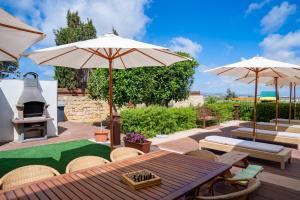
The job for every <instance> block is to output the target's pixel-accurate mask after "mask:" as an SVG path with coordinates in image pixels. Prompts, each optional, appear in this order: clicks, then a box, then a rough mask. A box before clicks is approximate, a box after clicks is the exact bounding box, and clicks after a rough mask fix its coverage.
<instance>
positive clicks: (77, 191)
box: [57, 177, 92, 200]
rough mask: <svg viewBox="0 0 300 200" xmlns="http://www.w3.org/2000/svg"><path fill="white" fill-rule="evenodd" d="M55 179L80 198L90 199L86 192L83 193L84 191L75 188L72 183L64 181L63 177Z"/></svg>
mask: <svg viewBox="0 0 300 200" xmlns="http://www.w3.org/2000/svg"><path fill="white" fill-rule="evenodd" d="M57 181H59V182H60V183H62V184H63V185H64V186H65V187H67V188H68V189H69V190H70V191H71V192H72V193H74V194H76V196H77V197H79V198H80V199H83V200H85V199H92V198H90V197H89V196H88V195H87V194H86V193H84V192H85V191H80V190H79V189H77V188H76V187H75V186H74V185H73V184H72V183H70V182H68V181H66V180H65V179H64V177H62V178H60V179H57Z"/></svg>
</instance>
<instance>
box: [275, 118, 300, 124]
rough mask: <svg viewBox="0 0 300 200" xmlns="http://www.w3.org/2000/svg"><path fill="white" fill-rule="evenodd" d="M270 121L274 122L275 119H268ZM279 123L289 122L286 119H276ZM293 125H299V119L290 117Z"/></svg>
mask: <svg viewBox="0 0 300 200" xmlns="http://www.w3.org/2000/svg"><path fill="white" fill-rule="evenodd" d="M270 122H271V123H275V119H272V120H270ZM278 123H279V124H289V120H288V119H278ZM290 124H294V125H300V120H299V119H291V123H290Z"/></svg>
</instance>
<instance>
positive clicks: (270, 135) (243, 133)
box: [231, 127, 300, 149]
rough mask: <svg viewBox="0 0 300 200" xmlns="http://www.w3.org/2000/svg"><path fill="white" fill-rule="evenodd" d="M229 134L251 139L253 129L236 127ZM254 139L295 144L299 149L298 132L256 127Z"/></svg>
mask: <svg viewBox="0 0 300 200" xmlns="http://www.w3.org/2000/svg"><path fill="white" fill-rule="evenodd" d="M231 136H233V137H239V138H251V139H252V138H253V129H252V128H244V127H242V128H237V129H234V130H232V131H231ZM256 139H258V140H263V141H269V142H280V143H285V144H295V145H297V149H300V134H298V133H290V132H281V131H270V130H262V129H256Z"/></svg>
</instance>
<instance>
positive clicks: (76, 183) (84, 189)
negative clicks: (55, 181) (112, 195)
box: [64, 176, 99, 199]
mask: <svg viewBox="0 0 300 200" xmlns="http://www.w3.org/2000/svg"><path fill="white" fill-rule="evenodd" d="M64 178H65V180H66V181H67V182H68V183H72V185H73V186H74V187H76V188H77V189H78V190H79V191H80V193H84V194H85V195H87V196H88V197H89V198H90V199H99V197H98V196H97V195H95V194H94V193H93V192H91V191H90V190H89V189H88V188H89V187H84V186H83V185H82V184H80V182H84V181H75V180H74V179H73V178H72V177H71V176H65V177H64Z"/></svg>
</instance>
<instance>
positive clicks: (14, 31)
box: [0, 8, 45, 61]
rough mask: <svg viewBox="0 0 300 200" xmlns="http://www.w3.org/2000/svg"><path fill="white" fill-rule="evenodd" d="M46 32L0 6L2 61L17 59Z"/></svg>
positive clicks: (0, 59)
mask: <svg viewBox="0 0 300 200" xmlns="http://www.w3.org/2000/svg"><path fill="white" fill-rule="evenodd" d="M44 37H45V35H44V33H42V32H40V31H38V30H37V29H35V28H33V27H31V26H29V25H27V24H25V23H23V22H22V21H20V20H19V19H17V18H15V17H14V16H12V15H10V14H9V13H7V12H6V11H4V10H3V9H1V8H0V61H16V60H17V59H18V58H19V57H20V55H21V54H22V53H23V52H24V51H25V50H26V49H27V48H29V47H30V46H32V45H33V44H34V43H36V42H38V41H40V40H41V39H43V38H44Z"/></svg>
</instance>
